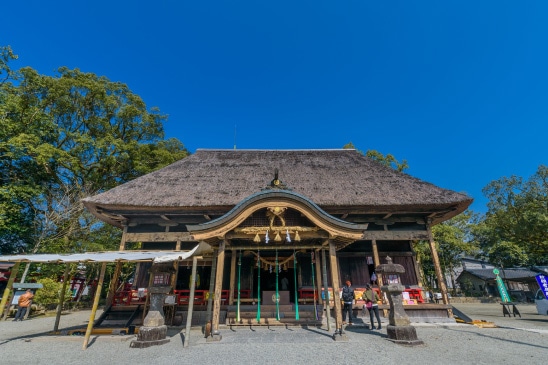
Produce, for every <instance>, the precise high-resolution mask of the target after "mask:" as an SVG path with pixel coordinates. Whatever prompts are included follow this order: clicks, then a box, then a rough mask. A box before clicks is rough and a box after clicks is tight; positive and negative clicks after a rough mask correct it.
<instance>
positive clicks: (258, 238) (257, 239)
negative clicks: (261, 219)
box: [253, 233, 261, 243]
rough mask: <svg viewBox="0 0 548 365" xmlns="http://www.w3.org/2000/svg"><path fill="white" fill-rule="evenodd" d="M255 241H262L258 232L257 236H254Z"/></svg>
mask: <svg viewBox="0 0 548 365" xmlns="http://www.w3.org/2000/svg"><path fill="white" fill-rule="evenodd" d="M253 242H255V243H259V242H261V237H260V236H259V234H258V233H256V234H255V238H253Z"/></svg>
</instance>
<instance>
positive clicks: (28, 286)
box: [12, 283, 44, 289]
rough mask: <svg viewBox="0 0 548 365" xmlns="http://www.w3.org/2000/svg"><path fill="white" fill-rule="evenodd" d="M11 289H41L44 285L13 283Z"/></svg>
mask: <svg viewBox="0 0 548 365" xmlns="http://www.w3.org/2000/svg"><path fill="white" fill-rule="evenodd" d="M12 287H13V289H42V288H43V287H44V284H40V283H13V285H12Z"/></svg>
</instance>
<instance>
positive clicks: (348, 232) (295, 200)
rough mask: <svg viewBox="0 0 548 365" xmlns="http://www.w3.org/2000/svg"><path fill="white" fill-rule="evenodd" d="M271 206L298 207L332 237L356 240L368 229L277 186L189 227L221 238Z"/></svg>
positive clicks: (204, 237)
mask: <svg viewBox="0 0 548 365" xmlns="http://www.w3.org/2000/svg"><path fill="white" fill-rule="evenodd" d="M272 207H284V208H286V209H287V208H289V209H294V210H296V211H299V212H300V213H301V214H302V215H303V216H305V217H306V218H308V219H309V220H310V221H311V222H312V223H313V224H314V225H315V226H316V227H318V228H319V229H320V230H323V231H325V232H327V233H328V235H329V238H332V239H338V240H343V241H355V240H358V239H361V237H362V236H363V232H364V231H365V230H366V229H367V224H355V223H349V222H346V221H344V220H341V219H338V218H336V217H333V216H331V215H329V214H327V213H326V212H324V211H323V210H322V209H321V208H320V207H318V206H317V205H316V204H314V203H313V202H311V201H310V200H309V199H307V198H306V197H304V196H302V195H300V194H297V193H294V192H291V191H287V190H277V189H276V190H265V191H262V192H259V193H256V194H253V195H252V196H250V197H248V198H246V199H244V201H242V202H241V203H240V204H238V205H237V206H235V207H234V208H233V209H232V210H231V211H230V212H228V213H227V214H226V215H224V216H222V217H220V218H218V219H215V220H212V221H210V222H207V223H203V224H198V225H187V229H188V231H189V232H190V233H191V234H192V236H193V237H194V239H195V240H197V241H201V240H204V241H208V240H211V239H218V240H221V239H224V238H225V237H226V235H227V234H228V233H229V232H231V231H232V230H234V229H236V228H237V227H238V226H239V225H241V224H242V222H244V221H245V220H246V219H247V218H248V217H249V216H250V215H251V214H253V213H254V212H256V211H258V210H260V209H265V208H272ZM281 229H284V227H281ZM320 237H321V236H320Z"/></svg>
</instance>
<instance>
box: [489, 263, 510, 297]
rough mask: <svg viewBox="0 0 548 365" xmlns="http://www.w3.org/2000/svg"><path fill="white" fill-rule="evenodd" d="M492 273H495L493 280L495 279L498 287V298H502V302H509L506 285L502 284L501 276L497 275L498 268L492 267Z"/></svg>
mask: <svg viewBox="0 0 548 365" xmlns="http://www.w3.org/2000/svg"><path fill="white" fill-rule="evenodd" d="M493 274H495V276H496V278H495V280H496V281H497V288H498V289H499V293H500V299H501V300H502V302H503V303H505V302H510V295H508V292H507V291H506V286H505V285H504V283H503V281H502V279H501V277H500V276H499V270H498V269H494V270H493Z"/></svg>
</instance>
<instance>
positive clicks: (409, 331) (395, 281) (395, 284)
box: [376, 256, 423, 346]
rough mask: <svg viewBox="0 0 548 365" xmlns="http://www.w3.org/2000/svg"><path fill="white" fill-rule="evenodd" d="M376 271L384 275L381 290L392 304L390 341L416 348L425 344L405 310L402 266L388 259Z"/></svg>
mask: <svg viewBox="0 0 548 365" xmlns="http://www.w3.org/2000/svg"><path fill="white" fill-rule="evenodd" d="M376 271H377V273H378V274H380V275H382V282H383V286H382V287H381V290H382V291H383V292H385V293H386V294H387V297H388V301H389V302H390V315H389V325H388V326H387V327H386V332H387V335H388V339H389V340H390V341H392V342H395V343H398V344H401V345H408V346H416V345H422V344H423V342H422V341H421V340H419V339H418V338H417V331H416V330H415V327H413V326H411V321H409V317H408V316H407V313H405V310H404V309H403V300H402V292H403V291H404V289H405V287H404V286H403V285H401V279H400V274H403V273H404V272H405V269H404V268H403V266H402V265H398V264H393V263H392V258H390V257H388V256H387V257H386V264H382V265H379V266H377V268H376Z"/></svg>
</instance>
